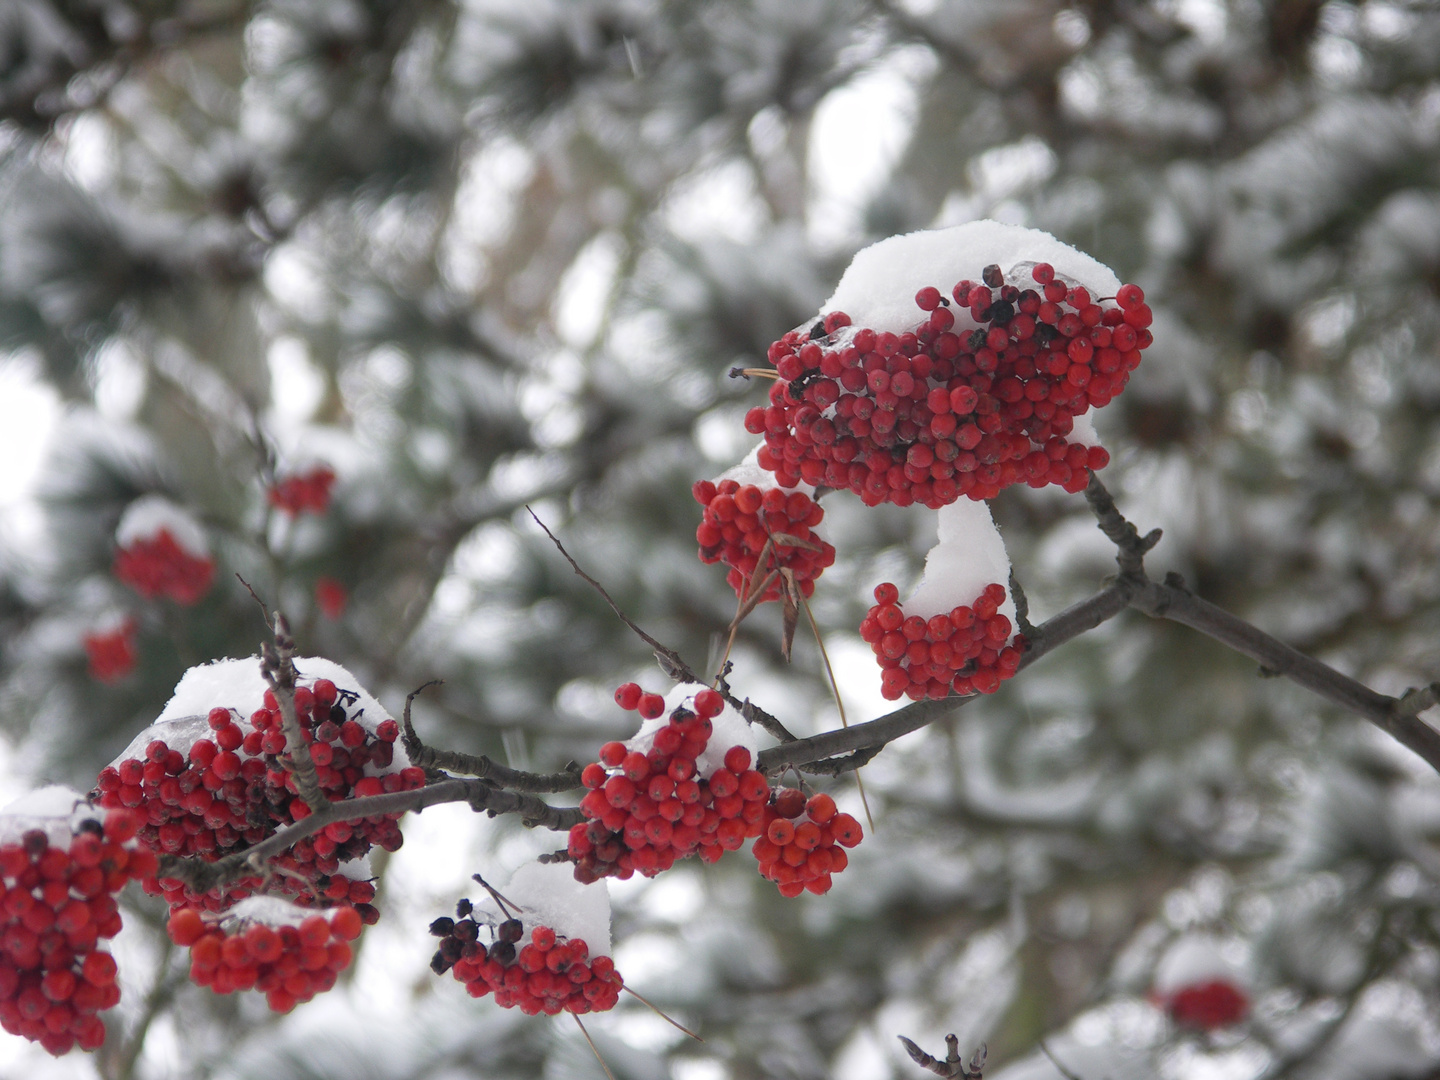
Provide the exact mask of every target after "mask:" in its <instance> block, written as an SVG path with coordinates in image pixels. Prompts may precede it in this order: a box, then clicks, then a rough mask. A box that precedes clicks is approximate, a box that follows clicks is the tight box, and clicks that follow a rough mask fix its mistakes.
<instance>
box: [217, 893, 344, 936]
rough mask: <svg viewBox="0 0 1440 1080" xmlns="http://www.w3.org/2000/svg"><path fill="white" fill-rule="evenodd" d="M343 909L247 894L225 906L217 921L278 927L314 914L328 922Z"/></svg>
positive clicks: (295, 924) (291, 924)
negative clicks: (303, 905)
mask: <svg viewBox="0 0 1440 1080" xmlns="http://www.w3.org/2000/svg"><path fill="white" fill-rule="evenodd" d="M345 910H348V909H346V908H343V907H333V908H320V907H301V906H300V905H299V904H296V903H292V902H291V901H289V900H286V899H284V898H283V897H279V896H247V897H246V898H245V899H243V900H236V901H235V903H233V904H231V905H230V906H229V907H228V908H226V909H225V910H224V912H223V913H222V918H221V919H220V920H219V922H220V925H221V926H222V927H230V926H233V925H234V924H237V923H252V924H253V923H259V924H261V925H264V926H270V927H275V928H276V929H278V928H280V927H282V926H299V925H300V924H301V923H302V922H304V921H305V920H306V919H309V918H313V917H314V916H316V915H319V916H320V917H321V918H323V919H325V920H326V921H327V922H328V921H330V920H332V919H334V918H335V916H336V914H338V913H339V912H341V911H345Z"/></svg>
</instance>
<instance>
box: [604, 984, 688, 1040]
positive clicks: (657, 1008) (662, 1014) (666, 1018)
mask: <svg viewBox="0 0 1440 1080" xmlns="http://www.w3.org/2000/svg"><path fill="white" fill-rule="evenodd" d="M620 989H621V990H624V991H625V992H626V993H627V994H630V995H631V996H632V997H636V998H639V999H640V1002H641V1003H642V1004H644V1005H648V1006H650V1008H651V1009H653V1010H654V1012H655V1015H656V1016H658V1017H660V1019H662V1020H664V1021H665V1022H666V1023H669V1024H673V1025H674V1026H675V1027H677V1028H679V1029H680V1030H681V1031H683V1032H684V1033H685V1034H686V1035H689V1036H690V1037H691V1038H692V1039H694V1040H695V1041H696V1042H702V1043H703V1042H704V1041H705V1040H704V1039H702V1038H701V1037H700V1036H699V1035H696V1034H695V1032H693V1031H691V1030H690V1029H689V1028H687V1027H686V1026H685V1025H684V1024H682V1023H680V1022H679V1021H678V1020H676V1019H675V1018H674V1017H673V1016H671V1015H670V1014H669V1013H667V1012H666V1011H665V1010H664V1009H662V1008H660V1006H658V1005H656V1004H655V1003H654V1002H653V1001H650V1000H649V999H648V998H643V997H640V995H639V994H637V993H635V991H634V990H631V989H630V987H628V986H625V985H624V984H622V985H621V987H620Z"/></svg>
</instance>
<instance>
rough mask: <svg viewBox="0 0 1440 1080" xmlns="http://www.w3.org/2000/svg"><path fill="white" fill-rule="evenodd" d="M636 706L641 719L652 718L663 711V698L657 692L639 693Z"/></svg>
mask: <svg viewBox="0 0 1440 1080" xmlns="http://www.w3.org/2000/svg"><path fill="white" fill-rule="evenodd" d="M638 708H639V711H640V716H641V717H642V718H643V719H645V720H654V719H655V718H656V717H658V716H660V715H661V714H662V713H664V711H665V699H664V698H663V697H661V696H660V695H659V694H641V695H640V702H639V705H638Z"/></svg>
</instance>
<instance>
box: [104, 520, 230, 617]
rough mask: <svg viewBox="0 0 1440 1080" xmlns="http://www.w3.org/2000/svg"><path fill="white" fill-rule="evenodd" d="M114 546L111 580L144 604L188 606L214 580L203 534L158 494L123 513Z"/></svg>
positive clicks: (202, 594)
mask: <svg viewBox="0 0 1440 1080" xmlns="http://www.w3.org/2000/svg"><path fill="white" fill-rule="evenodd" d="M115 547H116V550H115V565H114V571H115V576H116V577H117V578H119V579H120V580H121V581H123V582H124V583H125V584H126V585H129V586H130V587H131V588H132V589H134V590H135V591H136V592H138V593H139V594H140V595H141V596H143V597H144V598H145V599H147V600H153V599H155V598H156V597H160V596H163V597H167V598H169V599H171V600H174V601H175V602H176V603H177V604H183V605H185V606H187V607H190V606H193V605H195V604H198V603H199V602H200V600H201V599H202V598H203V597H204V596H205V594H206V593H207V592H209V591H210V585H211V583H212V582H213V581H214V580H215V561H214V560H213V559H211V558H210V548H209V545H208V543H207V542H206V540H205V533H204V530H202V529H201V528H200V526H199V525H198V524H197V523H196V521H195V519H194V518H193V517H191V516H190V514H189V513H188V512H187V511H185V510H184V509H182V508H181V507H179V506H176V505H175V504H174V503H172V502H171V501H170V500H169V499H166V498H164V497H163V496H160V495H145V496H143V497H141V498H139V499H136V500H135V501H134V502H133V503H131V504H130V505H129V506H128V507H127V508H126V510H125V513H124V515H122V516H121V518H120V524H119V526H118V527H117V528H116V530H115Z"/></svg>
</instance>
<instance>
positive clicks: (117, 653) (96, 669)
mask: <svg viewBox="0 0 1440 1080" xmlns="http://www.w3.org/2000/svg"><path fill="white" fill-rule="evenodd" d="M82 644H83V645H84V646H85V657H86V659H87V660H88V661H89V662H90V677H91V678H92V679H94V680H95V681H96V682H102V683H105V684H106V685H107V686H108V685H111V684H113V683H117V682H119V681H120V680H121V679H123V678H125V676H127V675H129V674H130V673H131V672H132V671H134V670H135V620H134V619H126V620H125V621H124V622H123V623H121V624H120V625H119V626H118V627H116V628H115V629H113V630H108V631H103V632H96V633H93V634H86V635H85V637H84V639H83V640H82Z"/></svg>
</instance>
